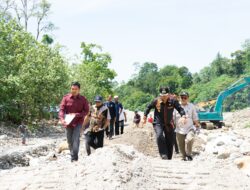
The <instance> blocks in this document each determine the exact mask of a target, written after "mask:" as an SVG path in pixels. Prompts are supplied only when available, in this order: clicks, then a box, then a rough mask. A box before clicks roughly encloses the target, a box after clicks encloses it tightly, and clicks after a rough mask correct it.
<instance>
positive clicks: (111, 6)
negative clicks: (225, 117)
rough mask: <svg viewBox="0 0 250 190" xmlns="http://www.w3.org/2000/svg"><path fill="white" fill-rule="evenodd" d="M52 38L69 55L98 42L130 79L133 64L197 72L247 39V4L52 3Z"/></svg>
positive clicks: (212, 0) (211, 0) (170, 0)
mask: <svg viewBox="0 0 250 190" xmlns="http://www.w3.org/2000/svg"><path fill="white" fill-rule="evenodd" d="M50 2H51V3H52V12H53V13H52V15H51V16H50V20H51V21H52V22H53V23H54V24H55V25H56V26H57V27H58V28H59V29H58V30H56V31H54V35H55V39H56V41H57V42H59V43H60V44H62V45H65V46H66V47H67V48H68V51H69V52H70V54H71V55H74V54H80V43H81V42H82V41H84V42H87V43H96V44H98V45H101V46H102V47H103V50H104V51H106V52H109V53H110V54H111V56H112V59H113V61H112V64H111V65H110V68H112V69H114V70H115V71H116V72H117V74H118V77H117V78H116V80H118V81H122V80H125V81H126V80H128V79H129V78H130V76H131V74H132V73H133V72H134V67H133V63H134V62H141V63H143V62H146V61H150V62H155V63H157V64H158V66H159V67H163V66H164V65H169V64H175V65H178V66H186V67H188V68H189V70H190V71H191V72H197V71H199V70H200V69H202V68H203V67H204V66H207V65H208V64H209V63H210V62H211V61H212V60H213V59H214V57H215V56H216V54H217V52H221V53H222V54H223V55H224V56H229V55H230V53H231V52H233V51H235V50H237V49H239V48H241V45H242V43H243V42H244V41H245V40H246V39H248V38H250V24H249V21H250V11H249V10H250V1H249V0H70V1H69V0H50Z"/></svg>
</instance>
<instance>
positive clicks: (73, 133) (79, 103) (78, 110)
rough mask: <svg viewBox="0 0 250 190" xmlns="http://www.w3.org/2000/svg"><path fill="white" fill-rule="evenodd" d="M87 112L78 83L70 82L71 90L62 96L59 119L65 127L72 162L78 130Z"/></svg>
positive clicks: (78, 140) (87, 108)
mask: <svg viewBox="0 0 250 190" xmlns="http://www.w3.org/2000/svg"><path fill="white" fill-rule="evenodd" d="M88 112H89V104H88V101H87V99H86V98H85V97H84V96H82V95H80V83H78V82H72V84H71V92H70V93H69V94H67V95H65V96H64V97H63V99H62V102H61V105H60V111H59V119H60V121H61V123H62V125H63V126H64V127H65V128H66V134H67V141H68V145H69V150H70V154H71V161H72V162H73V161H77V160H78V152H79V145H80V130H81V127H82V124H83V121H84V117H85V116H86V115H87V113H88Z"/></svg>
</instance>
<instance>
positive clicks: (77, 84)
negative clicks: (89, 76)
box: [71, 81, 81, 88]
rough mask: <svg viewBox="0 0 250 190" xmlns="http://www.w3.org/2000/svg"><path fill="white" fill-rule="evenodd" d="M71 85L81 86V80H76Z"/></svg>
mask: <svg viewBox="0 0 250 190" xmlns="http://www.w3.org/2000/svg"><path fill="white" fill-rule="evenodd" d="M71 86H78V88H81V85H80V83H79V82H77V81H75V82H72V83H71Z"/></svg>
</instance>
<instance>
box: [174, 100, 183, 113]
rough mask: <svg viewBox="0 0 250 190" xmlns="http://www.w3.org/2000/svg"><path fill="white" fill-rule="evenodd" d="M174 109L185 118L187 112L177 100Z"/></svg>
mask: <svg viewBox="0 0 250 190" xmlns="http://www.w3.org/2000/svg"><path fill="white" fill-rule="evenodd" d="M174 108H175V109H176V110H177V111H178V113H179V114H180V115H181V117H185V116H186V113H185V110H184V109H183V108H182V107H181V105H180V103H179V102H178V101H177V100H174Z"/></svg>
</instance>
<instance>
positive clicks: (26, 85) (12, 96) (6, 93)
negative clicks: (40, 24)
mask: <svg viewBox="0 0 250 190" xmlns="http://www.w3.org/2000/svg"><path fill="white" fill-rule="evenodd" d="M0 74H1V79H0V84H1V85H0V106H1V107H2V110H3V111H2V114H4V115H5V117H2V118H5V119H8V120H12V121H14V122H19V121H20V120H21V118H23V119H26V120H27V119H30V120H32V119H34V118H38V119H41V118H42V117H43V116H44V108H46V107H49V106H50V105H56V104H58V103H59V102H60V98H59V97H61V96H62V95H63V94H64V93H65V89H66V87H67V84H68V66H67V64H66V62H65V60H64V58H63V57H62V56H61V55H60V49H59V47H53V48H52V47H48V46H47V45H43V44H40V43H38V42H37V41H36V40H35V39H34V37H33V36H31V35H30V34H29V33H27V32H26V31H24V30H23V28H22V27H20V25H18V24H17V23H16V22H15V21H13V20H10V21H6V20H4V19H0Z"/></svg>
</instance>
